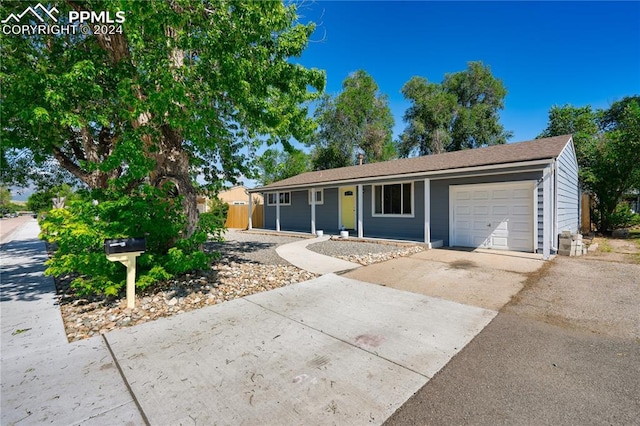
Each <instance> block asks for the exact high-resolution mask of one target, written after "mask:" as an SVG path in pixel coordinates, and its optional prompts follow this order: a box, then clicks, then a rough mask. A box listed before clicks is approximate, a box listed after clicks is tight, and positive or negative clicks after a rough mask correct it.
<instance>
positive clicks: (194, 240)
mask: <svg viewBox="0 0 640 426" xmlns="http://www.w3.org/2000/svg"><path fill="white" fill-rule="evenodd" d="M94 199H95V200H97V202H96V201H94ZM208 226H210V225H208ZM41 227H42V234H41V236H42V238H44V239H45V240H47V241H49V242H50V243H55V245H56V246H57V249H56V251H55V253H54V255H53V257H52V258H51V259H49V260H48V261H47V263H46V264H47V266H48V268H47V270H46V273H47V274H48V275H53V276H61V275H67V274H73V275H74V276H76V278H75V279H74V280H73V281H72V283H71V285H72V287H73V288H74V289H75V290H76V291H77V292H78V293H79V294H80V295H106V296H115V295H117V294H118V293H119V292H120V291H121V290H122V289H123V288H124V287H125V286H126V268H125V267H124V266H123V265H122V264H120V263H119V262H110V261H109V260H107V258H106V256H105V253H104V240H105V239H111V238H126V237H144V238H146V251H145V252H144V253H143V254H142V255H141V256H140V257H138V259H137V279H136V287H137V288H139V289H144V288H147V287H149V286H150V285H153V284H155V283H157V282H158V281H164V280H167V279H169V278H171V277H172V276H175V275H180V274H183V273H186V272H189V271H193V270H197V269H207V268H208V267H209V264H210V260H211V256H209V255H207V254H205V253H203V252H202V251H200V247H201V245H202V243H203V242H204V241H206V238H207V232H209V231H212V233H213V234H214V235H219V233H218V234H216V233H217V232H218V231H216V230H215V229H209V228H207V231H204V230H201V229H200V228H199V229H198V230H197V231H196V232H195V233H194V234H193V236H191V237H190V238H188V239H183V238H180V235H181V233H182V232H183V230H184V229H185V227H186V218H185V217H184V215H183V212H182V207H181V204H180V199H172V198H171V197H169V196H168V194H167V190H160V189H157V188H153V187H151V186H144V187H142V188H140V189H139V190H138V191H136V192H135V193H133V194H127V195H121V194H117V193H113V192H102V193H100V192H94V193H93V194H92V195H91V197H89V198H85V199H81V200H75V201H72V202H70V203H69V205H68V206H67V207H66V208H64V209H53V210H51V211H50V212H49V214H48V215H47V217H46V218H45V219H44V220H43V221H42V223H41Z"/></svg>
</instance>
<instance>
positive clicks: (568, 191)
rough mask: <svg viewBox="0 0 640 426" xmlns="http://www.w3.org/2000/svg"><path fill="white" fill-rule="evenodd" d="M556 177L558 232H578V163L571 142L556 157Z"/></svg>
mask: <svg viewBox="0 0 640 426" xmlns="http://www.w3.org/2000/svg"><path fill="white" fill-rule="evenodd" d="M557 165H558V170H557V174H556V179H557V183H558V193H557V202H558V205H557V209H558V210H557V215H558V233H562V231H564V230H568V231H571V232H578V227H579V223H580V189H579V186H578V164H577V162H576V157H575V151H574V147H573V144H572V143H569V144H568V145H567V147H566V148H565V149H564V151H563V152H562V154H561V155H560V156H559V157H558V162H557Z"/></svg>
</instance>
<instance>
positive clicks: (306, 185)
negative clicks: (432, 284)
mask: <svg viewBox="0 0 640 426" xmlns="http://www.w3.org/2000/svg"><path fill="white" fill-rule="evenodd" d="M553 161H554V159H553V158H547V159H544V160H534V161H521V162H518V163H504V164H491V165H487V166H475V167H463V168H459V169H446V170H436V171H431V172H414V173H404V174H397V175H384V176H370V177H364V178H356V179H343V180H334V181H328V182H318V183H315V182H311V183H304V184H298V185H286V186H281V187H274V188H268V189H265V188H264V187H262V188H255V189H252V190H250V192H273V191H283V190H292V189H298V188H309V187H311V186H315V187H318V188H319V187H323V188H331V187H335V186H338V185H345V184H350V185H354V184H357V183H363V182H378V181H380V182H381V181H383V180H384V181H386V180H394V179H407V178H415V177H424V178H427V177H428V178H431V179H432V180H435V179H449V178H450V177H449V176H443V177H441V178H439V177H437V175H443V174H451V173H470V174H477V172H481V171H485V170H500V169H508V168H517V167H528V166H548V165H549V164H551V163H552V162H553ZM535 170H543V167H538V168H536V169H535ZM522 171H531V170H522ZM522 171H520V170H518V171H516V172H514V171H509V172H502V173H518V172H522ZM489 174H501V173H499V172H498V173H487V175H489ZM457 177H458V176H456V178H457ZM461 177H462V176H461Z"/></svg>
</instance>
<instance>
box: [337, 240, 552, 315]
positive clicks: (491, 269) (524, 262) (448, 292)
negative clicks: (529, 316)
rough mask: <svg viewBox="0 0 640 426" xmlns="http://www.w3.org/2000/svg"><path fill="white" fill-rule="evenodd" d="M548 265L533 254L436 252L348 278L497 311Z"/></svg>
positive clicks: (362, 270) (350, 274)
mask: <svg viewBox="0 0 640 426" xmlns="http://www.w3.org/2000/svg"><path fill="white" fill-rule="evenodd" d="M544 264H545V262H544V261H542V257H541V256H540V255H534V254H529V253H518V252H501V251H495V250H494V251H490V250H473V251H471V250H452V249H433V250H427V251H423V252H420V253H417V254H415V255H413V256H410V257H401V258H397V259H393V260H390V261H388V262H383V263H378V264H373V265H369V266H367V267H365V268H360V269H356V270H353V271H350V272H348V273H346V274H345V275H344V276H346V277H349V278H352V279H356V280H361V281H366V282H369V283H376V284H380V285H384V286H387V287H391V288H395V289H398V290H404V291H410V292H413V293H419V294H424V295H427V296H432V297H439V298H443V299H446V300H452V301H455V302H458V303H463V304H465V305H471V306H478V307H481V308H485V309H491V310H495V311H498V310H500V309H501V308H502V307H503V306H504V305H505V304H507V303H509V301H510V300H511V298H512V297H513V296H515V295H516V294H518V292H519V291H520V290H522V288H523V287H524V285H525V282H526V280H527V279H528V278H529V277H530V276H531V275H532V274H535V273H536V271H538V270H539V269H540V268H541V267H542V266H543V265H544Z"/></svg>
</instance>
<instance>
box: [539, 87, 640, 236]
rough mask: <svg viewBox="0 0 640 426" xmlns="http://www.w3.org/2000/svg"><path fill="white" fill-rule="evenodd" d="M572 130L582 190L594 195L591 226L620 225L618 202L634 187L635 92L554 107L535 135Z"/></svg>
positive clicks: (637, 175)
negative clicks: (603, 103)
mask: <svg viewBox="0 0 640 426" xmlns="http://www.w3.org/2000/svg"><path fill="white" fill-rule="evenodd" d="M567 133H572V134H573V140H574V144H575V147H576V156H577V159H578V165H579V177H580V183H581V185H582V187H583V189H585V190H587V191H589V192H591V193H592V194H594V196H595V211H594V213H595V214H594V215H593V216H595V219H596V227H597V229H598V230H599V231H603V232H607V231H611V230H612V229H613V228H615V227H617V226H620V225H623V224H624V223H623V222H624V218H623V217H621V215H620V210H619V203H620V201H621V199H622V196H623V195H624V194H625V193H627V192H629V191H630V190H633V189H635V190H639V189H640V96H630V97H626V98H624V99H622V100H620V101H618V102H615V103H613V104H612V105H611V107H610V108H608V109H606V110H602V109H600V110H593V109H592V108H591V107H590V106H586V107H574V106H571V105H565V106H554V107H552V108H551V110H550V111H549V124H548V126H547V128H546V129H545V130H544V131H543V132H542V133H541V134H540V136H539V137H548V136H557V135H562V134H567Z"/></svg>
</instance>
